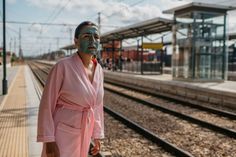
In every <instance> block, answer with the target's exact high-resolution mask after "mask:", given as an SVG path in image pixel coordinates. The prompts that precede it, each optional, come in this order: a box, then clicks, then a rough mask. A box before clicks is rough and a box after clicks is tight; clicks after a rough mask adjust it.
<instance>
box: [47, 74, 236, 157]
mask: <svg viewBox="0 0 236 157" xmlns="http://www.w3.org/2000/svg"><path fill="white" fill-rule="evenodd" d="M44 73H45V74H46V73H47V71H46V70H45V71H44ZM110 83H111V82H110ZM132 88H133V87H132ZM105 89H106V90H107V91H109V92H110V94H106V95H114V93H115V94H117V95H122V96H121V98H120V99H121V100H123V99H124V97H125V99H127V100H125V101H124V102H123V104H124V103H125V102H127V101H128V102H129V101H130V99H132V101H134V102H135V103H137V102H138V103H139V105H143V104H146V105H148V106H149V109H148V110H150V111H148V112H149V113H151V112H152V110H151V109H150V106H151V107H152V108H155V109H158V110H161V111H162V112H161V113H160V115H161V114H163V112H164V113H168V114H172V115H174V116H177V117H179V118H181V119H185V120H188V121H189V122H191V123H193V122H194V123H196V124H198V125H200V126H202V127H206V128H208V129H212V130H214V131H217V132H220V133H221V134H224V135H226V136H230V137H233V138H235V137H236V136H235V130H234V129H235V121H234V120H235V119H236V118H235V115H234V113H230V112H227V111H222V112H221V111H220V110H218V109H216V110H215V109H214V108H209V107H208V108H205V107H204V106H200V107H198V106H194V107H192V106H191V107H189V105H186V104H184V105H182V103H181V102H179V101H177V103H176V101H173V100H172V101H171V100H170V99H168V100H166V99H164V100H158V99H159V98H158V99H157V98H156V96H153V94H152V95H150V94H147V93H145V92H140V91H141V90H140V89H139V90H135V91H131V90H130V89H131V87H127V86H125V85H123V86H122V85H121V86H120V85H119V86H117V84H116V86H114V83H112V84H107V83H106V84H105ZM128 89H129V90H128ZM133 89H135V88H133ZM137 91H139V92H137ZM109 92H106V93H109ZM121 92H122V94H121ZM111 93H112V94H111ZM116 97H117V96H116ZM122 97H123V98H122ZM138 97H140V98H141V100H140V99H139V98H138ZM110 98H111V96H109V99H110ZM105 102H106V101H105ZM157 102H159V105H157V104H156V103H157ZM116 103H117V102H110V103H109V105H110V104H116ZM132 103H133V102H132ZM106 104H107V103H106ZM160 104H162V105H160ZM135 105H137V104H135ZM111 106H112V105H111ZM117 106H120V107H121V106H122V107H123V108H125V109H126V110H127V111H129V112H131V113H132V112H136V116H140V117H142V116H145V115H143V113H142V112H143V111H144V110H141V111H140V112H137V111H131V109H129V107H127V106H123V105H120V104H116V107H117ZM131 106H132V105H131ZM179 106H181V107H179ZM186 106H187V107H186ZM116 107H114V106H112V107H110V109H111V108H113V110H116V111H119V113H122V114H124V115H125V116H126V117H124V116H123V117H124V118H125V119H127V117H128V119H132V120H129V121H131V122H132V121H135V122H132V123H134V124H136V125H137V126H139V127H140V128H142V130H146V131H147V132H150V133H151V134H152V135H154V136H156V134H158V135H159V134H162V133H159V132H158V131H156V129H155V128H152V127H150V126H145V123H144V122H143V123H142V122H140V120H138V119H135V118H133V117H131V116H130V115H129V114H128V113H125V111H124V110H122V109H119V108H116ZM130 108H131V107H130ZM134 108H137V107H134V106H133V109H134ZM169 108H172V110H171V111H170V110H169ZM173 108H174V110H173ZM110 109H109V108H108V107H106V108H105V111H106V112H113V111H109V110H110ZM183 111H185V112H183ZM155 112H157V111H155ZM203 112H205V113H203ZM119 113H116V115H120V114H119ZM209 113H210V115H211V116H206V115H209ZM110 114H112V113H110ZM132 115H133V114H132ZM188 115H191V116H188ZM199 115H200V119H199V118H198V119H197V117H198V116H199ZM186 116H187V117H186ZM204 116H205V118H206V119H207V118H209V117H213V118H211V119H210V122H212V121H213V122H214V121H215V123H216V122H218V121H219V120H220V121H222V122H221V124H222V126H220V125H218V124H217V123H216V124H217V125H215V124H212V123H210V122H209V121H208V122H207V121H205V120H202V119H204ZM217 116H218V117H217ZM222 116H224V118H223V120H222ZM134 117H135V116H134ZM157 117H158V116H157ZM164 117H165V116H164ZM116 118H117V119H121V118H119V117H116ZM153 118H156V117H153ZM158 118H160V119H163V117H158ZM147 119H149V121H150V122H151V121H154V122H155V120H154V119H152V118H147ZM172 119H175V117H172ZM196 119H197V120H196ZM229 120H232V121H233V122H232V123H231V124H230V126H227V125H225V124H226V123H227V122H228V123H227V124H229ZM141 121H142V120H141ZM176 121H178V123H180V124H181V123H185V122H182V121H181V120H179V119H176ZM123 123H125V124H127V125H129V126H132V125H131V124H130V123H129V122H124V121H123ZM146 123H148V121H146ZM175 123H176V122H175ZM152 124H153V125H159V124H158V123H156V124H155V123H152ZM167 125H168V124H167ZM169 125H170V124H169ZM184 125H190V124H184ZM143 126H145V128H148V129H145V128H144V127H143ZM188 127H189V128H191V126H188ZM173 128H175V127H173ZM134 129H136V131H137V130H139V129H137V128H135V127H134ZM195 129H196V130H199V131H200V132H201V133H200V135H201V134H205V132H208V131H202V128H200V127H196V128H195ZM150 130H151V131H150ZM167 130H168V128H167ZM169 130H171V129H169ZM193 130H194V129H193ZM139 132H140V133H141V134H145V133H142V131H139ZM185 133H186V132H185ZM151 134H149V135H146V137H147V138H150V139H152V141H153V142H155V140H153V139H155V138H156V137H155V138H153V137H154V136H152V135H151ZM195 134H199V133H195ZM210 134H215V133H214V132H213V133H210ZM191 135H194V134H191ZM173 136H175V135H173ZM195 136H196V135H195ZM163 137H164V138H165V139H166V138H167V139H168V137H165V136H163ZM170 137H172V135H170ZM209 137H212V138H214V139H217V138H221V135H218V134H217V136H216V137H214V135H210V136H209ZM158 138H159V140H158V142H157V141H156V143H158V144H159V145H162V146H163V147H164V148H166V149H167V150H171V152H172V154H175V155H177V156H184V155H183V154H182V155H180V154H178V153H176V152H175V151H174V150H175V149H176V148H177V149H179V148H178V147H176V145H177V146H179V147H181V148H182V149H179V150H180V152H182V153H184V154H185V155H186V156H192V155H191V154H190V153H192V154H194V155H196V156H198V155H199V154H201V153H199V152H198V153H196V151H194V150H192V148H190V147H189V148H187V151H189V152H190V153H188V152H187V151H183V150H186V148H185V147H187V146H186V143H185V142H183V143H185V144H183V145H181V144H178V142H177V143H176V139H175V138H173V140H171V139H169V140H167V141H166V140H163V139H162V138H160V137H158ZM223 138H224V139H227V138H228V137H225V136H223ZM186 139H190V140H191V138H186ZM160 140H162V141H164V143H165V144H167V145H168V146H165V144H163V143H162V142H160ZM180 140H181V139H180ZM168 141H169V142H168ZM219 141H222V140H221V139H219ZM223 141H224V140H223ZM228 141H230V142H231V143H232V144H231V145H235V139H230V138H229V140H228ZM171 143H175V145H173V144H171ZM196 143H197V142H196ZM198 143H199V141H198ZM223 143H224V144H225V145H229V144H228V143H227V142H223ZM169 146H173V147H169ZM235 146H236V145H235ZM214 147H215V146H214ZM172 149H173V150H172ZM219 150H220V149H219ZM226 150H227V149H226ZM229 152H230V151H229ZM206 154H207V153H205V154H204V153H203V154H201V155H203V156H205V155H206ZM219 154H220V153H218V155H219ZM208 155H209V153H208ZM206 156H207V155H206ZM210 156H214V155H212V154H210Z"/></svg>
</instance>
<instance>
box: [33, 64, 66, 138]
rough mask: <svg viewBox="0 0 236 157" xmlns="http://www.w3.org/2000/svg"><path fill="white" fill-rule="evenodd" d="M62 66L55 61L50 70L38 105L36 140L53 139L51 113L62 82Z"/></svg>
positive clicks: (53, 129)
mask: <svg viewBox="0 0 236 157" xmlns="http://www.w3.org/2000/svg"><path fill="white" fill-rule="evenodd" d="M63 76H64V75H63V67H62V65H60V64H59V63H57V64H56V65H55V66H54V67H53V68H52V70H51V71H50V73H49V75H48V78H47V81H46V85H45V86H44V91H43V94H42V98H41V101H40V106H39V115H38V134H37V141H38V142H53V141H55V136H54V132H55V128H54V122H53V113H54V111H55V108H56V103H57V99H58V97H59V93H60V89H61V86H62V82H63Z"/></svg>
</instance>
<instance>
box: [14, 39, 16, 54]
mask: <svg viewBox="0 0 236 157" xmlns="http://www.w3.org/2000/svg"><path fill="white" fill-rule="evenodd" d="M14 53H15V54H16V38H15V37H14Z"/></svg>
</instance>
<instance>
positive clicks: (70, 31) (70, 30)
mask: <svg viewBox="0 0 236 157" xmlns="http://www.w3.org/2000/svg"><path fill="white" fill-rule="evenodd" d="M69 33H70V39H69V40H70V42H69V44H71V43H72V28H71V27H69ZM69 53H70V55H71V53H72V50H71V49H70V52H69Z"/></svg>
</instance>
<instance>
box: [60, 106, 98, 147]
mask: <svg viewBox="0 0 236 157" xmlns="http://www.w3.org/2000/svg"><path fill="white" fill-rule="evenodd" d="M57 107H59V108H66V109H71V110H76V111H79V112H82V122H81V135H84V136H83V137H81V147H83V146H84V142H85V141H87V140H88V138H89V139H90V137H87V136H86V135H87V133H89V131H91V132H90V134H92V132H93V131H92V130H93V126H94V110H93V108H92V107H90V106H88V107H82V106H79V105H71V104H68V103H60V104H58V106H57ZM86 139H87V140H86Z"/></svg>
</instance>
